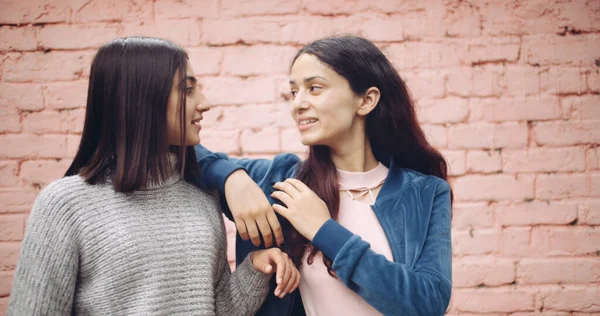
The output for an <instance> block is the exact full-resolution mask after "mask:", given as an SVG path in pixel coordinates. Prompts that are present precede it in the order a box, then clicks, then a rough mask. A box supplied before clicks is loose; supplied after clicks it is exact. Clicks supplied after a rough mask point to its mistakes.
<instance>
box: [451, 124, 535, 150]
mask: <svg viewBox="0 0 600 316" xmlns="http://www.w3.org/2000/svg"><path fill="white" fill-rule="evenodd" d="M527 138H528V130H527V125H525V124H520V123H505V124H489V123H475V124H457V125H454V126H450V127H449V128H448V147H449V148H466V149H494V148H523V147H525V146H527Z"/></svg>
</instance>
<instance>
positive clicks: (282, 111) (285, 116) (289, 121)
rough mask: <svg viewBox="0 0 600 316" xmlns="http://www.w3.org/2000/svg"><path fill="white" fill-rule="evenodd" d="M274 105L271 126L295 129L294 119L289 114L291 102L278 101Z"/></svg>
mask: <svg viewBox="0 0 600 316" xmlns="http://www.w3.org/2000/svg"><path fill="white" fill-rule="evenodd" d="M276 107H277V111H276V112H274V113H273V114H274V115H275V122H274V123H273V126H275V127H283V128H293V129H297V127H296V121H295V120H294V118H293V117H292V115H291V111H292V106H291V104H289V103H283V102H279V103H277V104H276Z"/></svg>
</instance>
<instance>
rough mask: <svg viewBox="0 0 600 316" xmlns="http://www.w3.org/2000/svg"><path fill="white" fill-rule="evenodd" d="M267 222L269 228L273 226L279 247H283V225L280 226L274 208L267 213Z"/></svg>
mask: <svg viewBox="0 0 600 316" xmlns="http://www.w3.org/2000/svg"><path fill="white" fill-rule="evenodd" d="M267 221H268V223H269V226H271V230H272V231H273V236H274V237H275V242H276V243H277V246H281V245H282V244H283V230H282V229H281V225H280V224H279V220H278V219H277V215H275V212H274V211H273V208H271V209H270V210H269V212H267Z"/></svg>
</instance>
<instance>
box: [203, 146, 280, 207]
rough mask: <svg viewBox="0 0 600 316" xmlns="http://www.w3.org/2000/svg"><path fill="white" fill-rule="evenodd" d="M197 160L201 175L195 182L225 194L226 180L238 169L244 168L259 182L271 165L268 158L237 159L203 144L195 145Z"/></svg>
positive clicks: (222, 194) (204, 187)
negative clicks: (213, 150) (216, 151)
mask: <svg viewBox="0 0 600 316" xmlns="http://www.w3.org/2000/svg"><path fill="white" fill-rule="evenodd" d="M194 150H195V153H196V161H197V162H198V165H199V167H200V177H199V178H198V179H194V184H195V185H196V186H198V187H200V188H203V189H210V190H217V191H218V192H219V194H221V196H224V195H225V182H226V181H227V178H228V177H229V176H230V175H231V174H232V173H233V172H234V171H236V170H240V169H243V170H245V171H246V173H248V175H249V176H250V178H252V180H254V182H259V181H260V180H261V179H262V178H263V177H264V176H265V173H266V172H267V170H268V169H269V167H270V166H271V162H272V161H271V160H268V159H247V158H243V159H237V158H231V157H229V156H227V155H226V154H224V153H213V152H211V151H210V150H208V149H206V147H204V146H202V145H200V144H199V145H196V146H194Z"/></svg>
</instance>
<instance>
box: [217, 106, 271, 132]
mask: <svg viewBox="0 0 600 316" xmlns="http://www.w3.org/2000/svg"><path fill="white" fill-rule="evenodd" d="M222 113H223V114H222V117H221V120H220V124H219V128H221V129H236V128H238V129H248V128H254V129H257V128H263V127H265V126H274V125H275V123H276V121H277V119H278V118H279V117H280V116H281V113H280V112H279V109H278V106H277V105H276V104H248V105H240V106H235V107H223V112H222Z"/></svg>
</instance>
